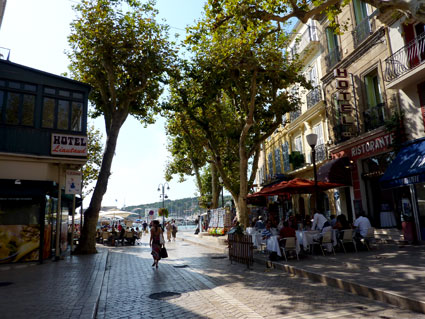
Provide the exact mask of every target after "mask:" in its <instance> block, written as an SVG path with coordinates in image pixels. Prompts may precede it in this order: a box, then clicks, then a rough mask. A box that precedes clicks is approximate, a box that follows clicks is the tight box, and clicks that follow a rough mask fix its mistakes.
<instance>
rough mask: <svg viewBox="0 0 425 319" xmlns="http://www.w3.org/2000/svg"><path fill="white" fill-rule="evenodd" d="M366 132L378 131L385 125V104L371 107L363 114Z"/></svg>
mask: <svg viewBox="0 0 425 319" xmlns="http://www.w3.org/2000/svg"><path fill="white" fill-rule="evenodd" d="M363 119H364V127H365V131H366V132H367V131H370V130H373V129H376V128H378V127H380V126H382V125H384V123H385V103H379V104H378V105H376V106H374V107H369V109H367V110H366V111H364V112H363Z"/></svg>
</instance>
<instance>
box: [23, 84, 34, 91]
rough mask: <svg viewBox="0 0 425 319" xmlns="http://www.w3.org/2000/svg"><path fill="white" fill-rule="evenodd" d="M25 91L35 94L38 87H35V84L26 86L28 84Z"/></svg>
mask: <svg viewBox="0 0 425 319" xmlns="http://www.w3.org/2000/svg"><path fill="white" fill-rule="evenodd" d="M24 90H26V91H31V92H35V91H37V86H36V85H33V84H26V83H24Z"/></svg>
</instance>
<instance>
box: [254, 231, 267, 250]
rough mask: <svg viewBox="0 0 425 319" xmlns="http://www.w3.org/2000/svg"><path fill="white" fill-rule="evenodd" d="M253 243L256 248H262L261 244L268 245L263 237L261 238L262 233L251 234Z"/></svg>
mask: <svg viewBox="0 0 425 319" xmlns="http://www.w3.org/2000/svg"><path fill="white" fill-rule="evenodd" d="M251 238H252V243H253V244H254V246H255V247H257V248H260V247H261V244H266V241H265V240H263V236H261V233H258V232H255V233H252V234H251Z"/></svg>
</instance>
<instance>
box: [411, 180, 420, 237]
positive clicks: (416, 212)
mask: <svg viewBox="0 0 425 319" xmlns="http://www.w3.org/2000/svg"><path fill="white" fill-rule="evenodd" d="M410 194H411V196H412V206H413V218H414V219H415V229H416V238H417V239H418V241H420V240H422V238H421V226H420V224H419V218H418V216H419V209H418V205H417V203H418V202H417V198H416V189H415V185H413V184H411V185H410Z"/></svg>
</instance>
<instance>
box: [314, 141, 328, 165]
mask: <svg viewBox="0 0 425 319" xmlns="http://www.w3.org/2000/svg"><path fill="white" fill-rule="evenodd" d="M314 149H315V151H316V156H315V157H316V162H320V161H324V160H325V159H327V153H326V146H325V144H319V145H316V147H315V148H314Z"/></svg>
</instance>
